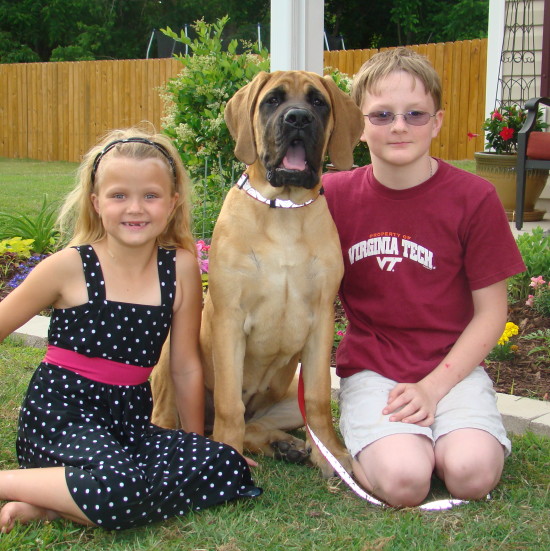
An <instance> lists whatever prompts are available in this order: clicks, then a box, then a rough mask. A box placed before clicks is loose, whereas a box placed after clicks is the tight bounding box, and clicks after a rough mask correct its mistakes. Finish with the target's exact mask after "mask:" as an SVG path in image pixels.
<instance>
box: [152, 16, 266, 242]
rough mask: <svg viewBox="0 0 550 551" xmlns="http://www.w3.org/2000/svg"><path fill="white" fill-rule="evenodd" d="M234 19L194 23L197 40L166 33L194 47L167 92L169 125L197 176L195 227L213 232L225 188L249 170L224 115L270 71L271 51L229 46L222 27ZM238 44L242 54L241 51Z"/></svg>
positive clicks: (206, 233)
mask: <svg viewBox="0 0 550 551" xmlns="http://www.w3.org/2000/svg"><path fill="white" fill-rule="evenodd" d="M228 20H229V18H228V17H227V16H226V17H223V18H221V19H218V21H217V22H216V23H214V24H209V23H205V22H204V21H203V20H201V21H197V22H195V24H194V25H193V28H194V29H195V31H196V34H197V38H196V39H194V40H191V39H190V38H188V37H186V36H185V33H184V32H183V31H182V32H181V34H180V35H179V36H178V35H177V34H176V33H174V32H173V31H172V30H171V29H170V28H168V29H163V32H164V34H166V35H168V36H170V37H171V38H173V39H174V40H176V41H177V42H182V43H184V44H187V45H188V46H189V49H190V51H191V54H190V55H179V56H177V57H178V59H179V60H180V61H181V63H182V71H181V73H180V74H179V75H178V76H177V77H176V78H173V79H171V80H170V81H169V82H168V84H167V85H166V87H165V89H164V90H163V91H162V97H163V99H164V101H165V110H166V116H165V117H164V118H163V129H164V132H165V133H166V134H168V136H170V137H171V138H172V139H173V140H174V144H175V145H176V147H177V148H178V150H179V152H180V154H181V158H182V160H183V163H184V165H185V166H186V168H187V170H188V171H189V174H190V176H191V180H192V181H193V191H194V193H193V195H194V197H193V220H194V225H193V230H194V232H195V235H196V236H197V237H199V236H201V237H209V236H210V235H211V233H212V229H213V226H214V222H215V220H216V218H217V216H218V213H219V210H220V208H221V204H222V202H223V198H224V195H225V191H226V189H227V186H228V185H231V184H232V183H233V182H234V180H235V177H237V178H238V176H239V175H240V172H241V171H242V170H244V165H242V164H240V163H236V159H235V155H234V153H233V149H234V147H235V144H234V142H233V139H232V138H231V135H230V133H229V130H228V129H227V126H226V124H225V121H224V118H223V114H224V110H225V104H226V103H227V101H228V100H229V99H230V98H231V97H232V96H233V94H235V92H236V91H237V90H238V89H239V88H242V87H243V86H244V85H245V84H247V83H248V82H250V81H251V80H252V79H253V78H254V77H255V76H256V74H257V73H259V72H260V71H269V59H268V52H267V50H265V49H264V50H261V51H259V50H258V49H257V48H256V47H255V46H254V45H252V44H249V43H246V42H243V41H240V46H239V41H237V40H232V41H231V42H230V43H229V45H228V46H227V48H226V49H224V48H223V44H222V32H223V29H224V27H225V25H226V24H227V22H228ZM237 48H239V51H241V52H242V53H240V54H237Z"/></svg>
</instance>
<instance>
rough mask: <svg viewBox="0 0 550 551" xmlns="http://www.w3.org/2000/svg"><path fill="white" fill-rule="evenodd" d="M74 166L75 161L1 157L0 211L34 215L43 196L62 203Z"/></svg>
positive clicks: (74, 170) (69, 188) (49, 200)
mask: <svg viewBox="0 0 550 551" xmlns="http://www.w3.org/2000/svg"><path fill="white" fill-rule="evenodd" d="M77 168H78V164H77V163H66V162H61V161H59V162H45V161H30V160H26V159H5V158H0V212H7V213H9V214H16V213H21V214H26V215H29V216H33V215H36V214H37V213H38V212H39V211H40V207H41V206H42V202H43V199H44V196H46V198H47V201H48V203H51V202H53V203H56V204H61V202H62V200H63V198H64V196H65V195H66V194H67V193H68V192H69V191H70V190H71V189H72V187H73V185H74V180H75V175H76V170H77Z"/></svg>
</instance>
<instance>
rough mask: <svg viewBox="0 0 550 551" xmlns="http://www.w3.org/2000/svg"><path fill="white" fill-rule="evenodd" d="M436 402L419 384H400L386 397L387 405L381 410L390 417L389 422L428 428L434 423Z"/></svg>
mask: <svg viewBox="0 0 550 551" xmlns="http://www.w3.org/2000/svg"><path fill="white" fill-rule="evenodd" d="M436 406H437V400H436V399H434V398H433V396H432V395H431V394H430V393H429V392H427V390H426V389H425V388H424V387H423V386H422V382H419V383H400V384H398V385H396V386H395V387H394V388H393V389H392V391H391V392H390V393H389V395H388V403H387V405H386V407H385V408H384V409H383V410H382V414H383V415H390V421H392V422H396V421H401V422H402V423H413V424H416V425H419V426H421V427H429V426H430V425H431V424H432V423H433V422H434V416H435V409H436Z"/></svg>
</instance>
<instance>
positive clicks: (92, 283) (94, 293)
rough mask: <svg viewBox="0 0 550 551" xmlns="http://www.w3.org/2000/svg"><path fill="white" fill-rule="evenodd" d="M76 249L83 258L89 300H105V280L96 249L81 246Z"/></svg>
mask: <svg viewBox="0 0 550 551" xmlns="http://www.w3.org/2000/svg"><path fill="white" fill-rule="evenodd" d="M75 249H76V250H77V251H78V252H79V253H80V257H81V258H82V267H83V269H84V278H85V280H86V286H87V287H88V300H90V301H92V300H105V297H106V293H105V280H104V278H103V272H102V271H101V265H100V263H99V258H98V257H97V254H96V252H95V251H94V248H93V247H92V246H91V245H81V246H77V247H75Z"/></svg>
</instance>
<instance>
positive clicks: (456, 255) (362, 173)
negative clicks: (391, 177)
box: [323, 160, 525, 382]
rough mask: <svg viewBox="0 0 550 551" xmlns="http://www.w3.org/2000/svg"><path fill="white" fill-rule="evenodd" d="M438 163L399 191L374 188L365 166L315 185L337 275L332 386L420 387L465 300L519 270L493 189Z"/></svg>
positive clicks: (455, 330) (460, 322)
mask: <svg viewBox="0 0 550 551" xmlns="http://www.w3.org/2000/svg"><path fill="white" fill-rule="evenodd" d="M438 162H439V169H438V170H437V172H436V173H435V174H434V176H432V177H431V178H430V179H429V180H427V181H426V182H423V183H422V184H420V185H418V186H415V187H413V188H410V189H406V190H392V189H389V188H386V187H384V186H383V185H381V184H380V183H379V182H378V181H376V179H375V178H374V175H373V172H372V166H371V165H369V166H366V167H361V168H358V169H356V170H354V171H350V172H339V173H332V174H325V175H324V176H323V185H324V188H325V196H326V198H327V201H328V205H329V209H330V211H331V213H332V216H333V218H334V221H335V223H336V227H337V228H338V233H339V236H340V242H341V246H342V254H343V258H344V266H345V274H344V278H343V280H342V284H341V287H340V293H339V294H340V299H341V302H342V305H343V307H344V309H345V312H346V316H347V318H348V321H349V326H348V328H347V331H346V334H345V336H344V338H343V339H342V342H341V343H340V346H339V348H338V351H337V355H336V365H337V373H338V375H339V376H340V377H349V376H350V375H353V374H354V373H358V372H359V371H362V370H365V369H368V370H371V371H376V372H377V373H380V374H382V375H384V376H385V377H388V378H390V379H393V380H395V381H397V382H417V381H419V380H420V379H422V378H423V377H425V376H426V375H427V374H428V373H430V372H431V371H432V370H433V369H434V368H435V367H437V365H438V364H439V363H440V361H441V360H442V359H443V358H444V357H445V355H446V354H447V353H448V352H449V350H450V349H451V347H452V346H453V345H454V343H455V342H456V340H457V339H458V337H459V336H460V334H461V333H462V332H463V330H464V328H465V327H466V326H467V325H468V323H469V322H470V320H471V319H472V316H473V302H472V291H474V290H477V289H482V288H484V287H487V286H489V285H492V284H493V283H496V282H497V281H501V280H503V279H506V278H507V277H510V276H512V275H514V274H516V273H519V272H522V271H524V270H525V266H524V264H523V260H522V258H521V255H520V253H519V250H518V248H517V246H516V243H515V240H514V237H513V235H512V232H511V231H510V226H509V223H508V220H507V218H506V215H505V213H504V209H503V207H502V204H501V203H500V200H499V199H498V197H497V195H496V193H495V189H494V187H493V185H492V184H491V183H489V182H487V181H486V180H484V179H482V178H480V177H478V176H475V175H473V174H470V173H468V172H465V171H463V170H460V169H458V168H455V167H453V166H451V165H449V164H448V163H445V162H443V161H441V160H439V161H438Z"/></svg>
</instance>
